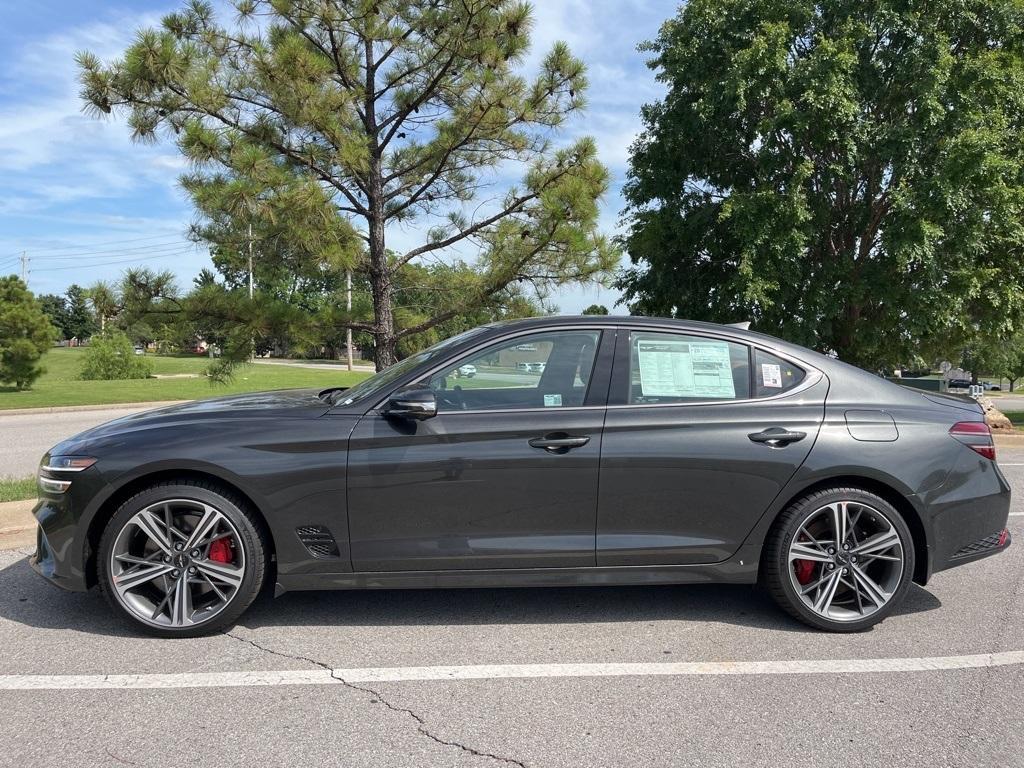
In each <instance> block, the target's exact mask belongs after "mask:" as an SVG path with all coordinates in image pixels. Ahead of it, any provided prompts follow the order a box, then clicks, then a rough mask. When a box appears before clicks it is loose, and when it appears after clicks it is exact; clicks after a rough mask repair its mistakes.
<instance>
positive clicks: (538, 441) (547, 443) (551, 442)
mask: <svg viewBox="0 0 1024 768" xmlns="http://www.w3.org/2000/svg"><path fill="white" fill-rule="evenodd" d="M589 442H590V438H589V437H587V436H585V435H583V436H579V437H577V436H574V435H567V434H565V433H564V432H555V433H553V434H550V435H545V436H544V437H535V438H533V439H532V440H530V447H531V448H543V449H544V450H545V451H547V452H548V453H568V452H569V451H571V450H572V449H573V448H582V447H583V446H584V445H586V444H587V443H589Z"/></svg>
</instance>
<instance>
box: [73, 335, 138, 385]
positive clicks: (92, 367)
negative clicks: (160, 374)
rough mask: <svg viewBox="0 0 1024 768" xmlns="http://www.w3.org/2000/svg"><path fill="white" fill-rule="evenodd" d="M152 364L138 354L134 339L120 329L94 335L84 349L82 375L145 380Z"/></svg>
mask: <svg viewBox="0 0 1024 768" xmlns="http://www.w3.org/2000/svg"><path fill="white" fill-rule="evenodd" d="M152 371H153V366H152V365H150V362H149V361H148V360H147V359H146V358H145V357H143V356H142V355H136V354H135V348H134V347H133V346H132V343H131V341H129V340H128V337H127V336H125V335H124V334H123V333H121V332H120V331H114V332H108V333H105V334H103V335H102V336H93V337H92V340H91V341H90V342H89V346H88V347H87V348H86V350H85V360H84V361H83V363H82V372H81V374H79V378H82V379H85V380H87V381H109V380H111V379H145V378H148V377H149V375H150V373H152Z"/></svg>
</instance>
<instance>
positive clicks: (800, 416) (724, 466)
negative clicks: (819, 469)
mask: <svg viewBox="0 0 1024 768" xmlns="http://www.w3.org/2000/svg"><path fill="white" fill-rule="evenodd" d="M827 388H828V386H827V380H826V379H825V378H824V376H823V375H822V374H820V373H819V372H817V371H814V370H812V369H810V368H809V367H807V366H804V365H800V364H797V363H796V362H795V361H792V360H789V359H786V358H784V357H783V356H780V355H779V354H776V353H772V352H769V351H766V350H760V349H754V348H752V347H750V346H748V345H746V344H743V343H739V342H737V341H734V340H730V339H727V338H717V337H714V336H705V335H697V334H693V333H674V332H666V331H662V330H657V331H652V330H644V329H632V330H627V329H622V330H620V332H619V340H618V345H617V348H616V352H615V368H614V371H613V379H612V390H611V394H610V399H609V408H608V414H607V417H606V419H605V429H604V437H603V441H602V455H601V485H600V493H599V499H598V521H597V564H598V565H654V564H685V563H709V562H717V561H720V560H725V559H727V558H728V557H729V556H730V555H732V554H733V553H734V552H735V551H736V550H737V549H738V548H739V546H740V544H741V543H742V542H743V540H744V539H745V538H746V536H747V534H748V533H749V531H750V530H751V529H752V528H753V526H754V524H755V522H756V521H757V520H758V519H759V518H760V517H761V515H762V514H763V513H764V511H765V510H766V509H767V508H768V506H769V504H770V503H771V502H772V500H773V499H774V498H775V496H776V495H777V494H778V493H779V491H780V490H781V489H782V487H783V486H784V485H785V484H786V482H787V481H788V480H789V479H790V478H791V477H792V476H793V474H794V473H795V472H796V470H797V468H798V467H799V466H800V465H801V464H802V463H803V461H804V459H805V458H806V457H807V454H808V453H809V452H810V449H811V446H812V445H813V444H814V440H815V438H816V437H817V433H818V429H819V427H820V425H821V421H822V418H823V415H824V404H825V394H826V391H827Z"/></svg>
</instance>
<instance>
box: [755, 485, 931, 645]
mask: <svg viewBox="0 0 1024 768" xmlns="http://www.w3.org/2000/svg"><path fill="white" fill-rule="evenodd" d="M762 566H763V571H762V575H763V580H764V582H765V585H766V586H767V587H768V590H769V592H770V593H771V595H772V597H773V598H775V601H776V602H777V603H778V604H779V605H780V606H782V608H784V609H785V610H786V611H787V612H789V613H790V614H791V615H793V616H794V617H796V618H798V619H799V620H800V621H802V622H804V623H805V624H809V625H811V626H812V627H817V628H818V629H825V630H829V631H833V632H857V631H860V630H863V629H867V628H868V627H870V626H873V625H874V624H877V623H878V622H880V621H881V620H882V619H884V618H885V617H886V616H888V615H889V614H890V613H892V612H893V611H894V610H896V608H897V606H899V604H900V603H901V602H902V600H903V598H904V597H905V596H906V593H907V590H908V589H909V588H910V583H911V580H912V577H913V573H914V543H913V539H912V538H911V534H910V529H909V528H908V527H907V524H906V522H905V521H904V520H903V517H902V516H901V515H900V514H899V512H897V511H896V509H894V508H893V506H892V505H891V504H890V503H889V502H887V501H886V500H885V499H883V498H881V497H880V496H877V495H875V494H873V493H869V492H868V491H864V490H861V489H858V488H829V489H826V490H822V491H817V492H815V493H812V494H809V495H808V496H805V497H804V498H802V499H800V500H798V501H797V502H795V503H794V504H792V505H791V506H790V507H789V508H788V509H787V510H786V511H785V512H783V514H782V515H781V516H780V517H779V519H778V520H777V521H776V523H775V526H774V527H773V529H772V532H771V534H770V535H769V537H768V541H767V542H766V544H765V556H764V560H763V563H762Z"/></svg>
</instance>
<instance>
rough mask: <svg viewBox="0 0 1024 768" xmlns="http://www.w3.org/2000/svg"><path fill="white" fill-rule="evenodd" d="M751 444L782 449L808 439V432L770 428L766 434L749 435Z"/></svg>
mask: <svg viewBox="0 0 1024 768" xmlns="http://www.w3.org/2000/svg"><path fill="white" fill-rule="evenodd" d="M747 437H749V438H750V440H751V442H754V443H763V444H764V445H767V446H768V447H770V448H781V447H782V446H784V445H789V444H790V443H796V442H799V441H800V440H803V439H804V438H805V437H807V433H806V432H790V431H789V430H788V429H783V428H782V427H770V428H769V429H766V430H765V431H764V432H754V433H752V434H749V435H747Z"/></svg>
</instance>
